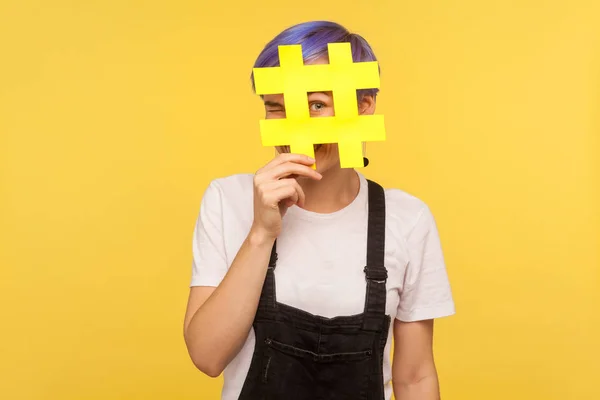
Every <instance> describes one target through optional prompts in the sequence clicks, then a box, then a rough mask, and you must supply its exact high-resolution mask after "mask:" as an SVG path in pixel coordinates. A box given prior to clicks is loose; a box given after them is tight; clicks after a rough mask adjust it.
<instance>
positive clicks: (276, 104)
mask: <svg viewBox="0 0 600 400" xmlns="http://www.w3.org/2000/svg"><path fill="white" fill-rule="evenodd" d="M265 106H267V107H281V108H283V104H281V103H278V102H276V101H269V100H267V101H265Z"/></svg>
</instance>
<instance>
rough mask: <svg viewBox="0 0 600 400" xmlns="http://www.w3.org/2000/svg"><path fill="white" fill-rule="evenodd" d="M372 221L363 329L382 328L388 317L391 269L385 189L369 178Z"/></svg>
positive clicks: (368, 242)
mask: <svg viewBox="0 0 600 400" xmlns="http://www.w3.org/2000/svg"><path fill="white" fill-rule="evenodd" d="M368 186H369V222H368V230H367V266H366V267H365V277H366V280H367V294H366V298H365V312H364V321H363V329H365V330H369V331H379V330H381V329H382V327H383V322H384V320H385V303H386V294H387V290H386V282H387V277H388V275H387V269H386V268H385V265H384V257H385V191H384V189H383V188H382V187H381V186H380V185H379V184H377V183H375V182H373V181H370V180H369V181H368Z"/></svg>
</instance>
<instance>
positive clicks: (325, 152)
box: [315, 144, 340, 175]
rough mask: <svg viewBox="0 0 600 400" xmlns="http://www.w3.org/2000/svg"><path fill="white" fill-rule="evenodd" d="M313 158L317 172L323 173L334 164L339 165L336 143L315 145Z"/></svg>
mask: <svg viewBox="0 0 600 400" xmlns="http://www.w3.org/2000/svg"><path fill="white" fill-rule="evenodd" d="M315 160H316V163H317V172H318V173H320V174H321V175H323V174H324V173H326V172H327V171H328V170H330V169H331V168H334V167H335V166H336V165H338V166H339V163H340V160H339V156H338V147H337V144H322V145H315Z"/></svg>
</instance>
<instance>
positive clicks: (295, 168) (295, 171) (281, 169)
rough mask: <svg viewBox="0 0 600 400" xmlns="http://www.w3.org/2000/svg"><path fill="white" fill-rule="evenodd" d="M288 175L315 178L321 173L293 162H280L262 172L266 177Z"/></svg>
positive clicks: (275, 177)
mask: <svg viewBox="0 0 600 400" xmlns="http://www.w3.org/2000/svg"><path fill="white" fill-rule="evenodd" d="M290 175H298V176H306V177H308V178H312V179H317V180H320V179H321V178H322V176H321V174H320V173H318V172H317V171H315V170H314V169H312V168H310V167H308V166H306V165H301V164H297V163H294V162H287V163H284V164H280V165H277V166H276V167H273V168H272V169H270V170H268V171H265V172H264V176H265V178H266V179H281V178H285V177H289V176H290Z"/></svg>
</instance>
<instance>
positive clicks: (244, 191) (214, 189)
mask: <svg viewBox="0 0 600 400" xmlns="http://www.w3.org/2000/svg"><path fill="white" fill-rule="evenodd" d="M253 179H254V175H253V174H235V175H229V176H225V177H219V178H215V179H213V180H211V181H210V183H209V184H208V187H207V188H206V191H205V193H204V196H203V202H204V203H209V204H210V203H212V204H217V203H218V204H219V205H220V206H221V207H224V206H225V207H226V206H235V205H236V204H239V203H247V201H248V196H252V190H253V189H252V188H253ZM250 198H251V197H250Z"/></svg>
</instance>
